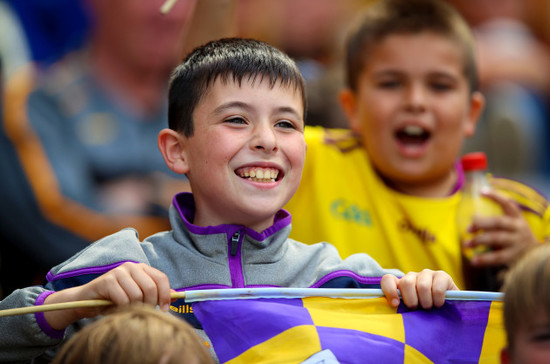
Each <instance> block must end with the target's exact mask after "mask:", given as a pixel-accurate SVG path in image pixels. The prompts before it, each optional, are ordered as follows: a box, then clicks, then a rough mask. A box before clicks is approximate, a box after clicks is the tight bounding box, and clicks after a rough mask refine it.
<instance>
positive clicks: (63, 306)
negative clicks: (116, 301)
mask: <svg viewBox="0 0 550 364" xmlns="http://www.w3.org/2000/svg"><path fill="white" fill-rule="evenodd" d="M170 297H171V298H172V299H178V298H185V292H171V293H170ZM112 304H113V302H111V301H109V300H83V301H71V302H60V303H50V304H45V305H38V306H28V307H19V308H10V309H7V310H0V317H8V316H16V315H25V314H29V313H37V312H48V311H58V310H67V309H74V308H93V307H103V306H110V305H112Z"/></svg>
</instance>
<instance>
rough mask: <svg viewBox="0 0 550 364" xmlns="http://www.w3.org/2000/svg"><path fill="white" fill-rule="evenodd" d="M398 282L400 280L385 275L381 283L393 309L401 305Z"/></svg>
mask: <svg viewBox="0 0 550 364" xmlns="http://www.w3.org/2000/svg"><path fill="white" fill-rule="evenodd" d="M398 281H399V278H397V277H396V276H394V275H391V274H386V275H384V276H383V277H382V280H381V281H380V287H382V291H383V292H384V295H385V296H386V299H387V300H388V303H389V304H390V306H392V307H397V306H399V303H400V299H399V294H398V292H397V285H398Z"/></svg>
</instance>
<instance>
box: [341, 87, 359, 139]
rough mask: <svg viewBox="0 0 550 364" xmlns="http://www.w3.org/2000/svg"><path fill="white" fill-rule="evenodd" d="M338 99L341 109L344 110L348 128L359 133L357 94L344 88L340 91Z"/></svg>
mask: <svg viewBox="0 0 550 364" xmlns="http://www.w3.org/2000/svg"><path fill="white" fill-rule="evenodd" d="M338 100H339V101H340V106H341V107H342V110H344V114H346V119H347V121H348V125H349V127H350V129H351V130H353V131H354V132H355V133H357V134H359V133H360V126H361V123H360V121H359V119H358V116H357V96H356V95H355V93H354V92H353V91H352V90H350V89H349V88H345V89H343V90H341V91H340V93H339V95H338Z"/></svg>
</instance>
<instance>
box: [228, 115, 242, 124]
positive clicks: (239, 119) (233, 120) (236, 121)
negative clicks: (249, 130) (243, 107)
mask: <svg viewBox="0 0 550 364" xmlns="http://www.w3.org/2000/svg"><path fill="white" fill-rule="evenodd" d="M225 122H226V123H233V124H246V120H245V119H244V118H242V117H240V116H233V117H231V118H228V119H226V120H225Z"/></svg>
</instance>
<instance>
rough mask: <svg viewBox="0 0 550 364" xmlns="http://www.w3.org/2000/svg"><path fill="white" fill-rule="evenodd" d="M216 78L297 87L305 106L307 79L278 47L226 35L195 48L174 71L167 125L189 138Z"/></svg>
mask: <svg viewBox="0 0 550 364" xmlns="http://www.w3.org/2000/svg"><path fill="white" fill-rule="evenodd" d="M217 79H220V80H221V81H222V82H226V81H228V80H232V81H235V82H237V83H239V85H240V84H241V82H242V80H243V79H246V80H253V81H258V82H260V81H262V80H264V79H266V80H267V81H269V84H270V86H271V87H274V86H275V85H276V84H277V83H280V84H281V85H283V86H290V87H294V88H295V89H296V90H298V91H299V92H300V94H301V96H302V100H303V103H304V110H303V111H304V115H305V111H306V110H305V109H306V96H305V82H304V79H303V78H302V75H301V73H300V71H299V69H298V67H297V66H296V64H295V62H294V61H293V60H292V59H291V58H290V57H289V56H287V55H286V54H285V53H283V52H281V51H280V50H278V49H277V48H275V47H273V46H271V45H269V44H267V43H265V42H261V41H258V40H254V39H242V38H226V39H220V40H216V41H212V42H209V43H207V44H205V45H203V46H201V47H198V48H196V49H195V50H194V51H193V52H191V54H189V55H188V56H187V57H186V58H185V60H184V61H183V62H182V63H181V64H180V65H179V66H178V67H177V68H176V69H175V70H174V72H173V73H172V77H171V79H170V90H169V96H168V126H169V127H170V129H173V130H176V131H178V132H181V133H183V134H184V135H185V136H187V137H190V136H192V135H193V131H194V126H193V112H194V110H195V108H196V106H197V104H198V103H199V100H200V99H201V97H202V96H203V95H204V93H205V92H206V91H207V89H208V87H209V86H211V85H212V84H213V83H214V82H215V81H216V80H217Z"/></svg>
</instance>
